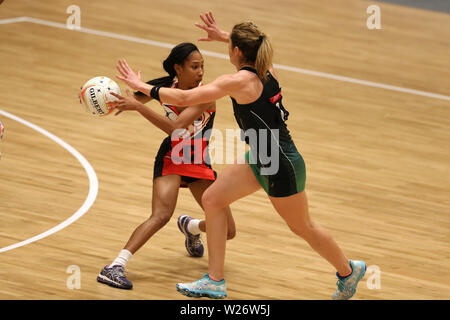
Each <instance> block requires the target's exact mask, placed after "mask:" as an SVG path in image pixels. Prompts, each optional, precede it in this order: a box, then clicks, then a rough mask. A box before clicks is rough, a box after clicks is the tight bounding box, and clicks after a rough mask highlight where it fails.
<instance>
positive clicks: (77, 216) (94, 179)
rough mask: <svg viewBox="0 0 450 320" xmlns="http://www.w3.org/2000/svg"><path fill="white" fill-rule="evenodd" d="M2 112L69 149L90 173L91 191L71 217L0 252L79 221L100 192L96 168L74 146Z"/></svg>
mask: <svg viewBox="0 0 450 320" xmlns="http://www.w3.org/2000/svg"><path fill="white" fill-rule="evenodd" d="M0 114H1V115H3V116H5V117H8V118H10V119H12V120H15V121H17V122H19V123H21V124H23V125H25V126H27V127H30V128H31V129H33V130H36V131H37V132H39V133H41V134H43V135H44V136H46V137H48V138H50V139H51V140H53V141H55V142H56V143H57V144H59V145H60V146H61V147H63V148H64V149H66V150H67V151H69V152H70V153H71V154H72V155H73V156H74V157H75V158H76V159H77V160H78V161H79V162H80V163H81V165H82V166H83V168H84V170H86V173H87V175H88V178H89V193H88V196H87V198H86V200H85V201H84V203H83V205H82V206H81V207H80V208H79V209H78V210H77V212H75V213H74V214H73V215H72V216H71V217H69V218H68V219H67V220H65V221H63V222H61V223H60V224H58V225H57V226H56V227H53V228H51V229H50V230H47V231H45V232H43V233H41V234H38V235H37V236H34V237H32V238H29V239H27V240H24V241H22V242H18V243H16V244H13V245H10V246H8V247H4V248H0V253H1V252H5V251H9V250H12V249H16V248H18V247H22V246H25V245H27V244H30V243H32V242H35V241H38V240H41V239H43V238H45V237H48V236H49V235H51V234H53V233H55V232H58V231H60V230H62V229H64V228H65V227H67V226H69V225H70V224H72V223H73V222H75V221H77V220H78V219H80V218H81V217H82V216H83V215H84V214H85V213H86V212H87V211H88V210H89V208H90V207H91V206H92V204H93V203H94V202H95V199H96V198H97V193H98V179H97V175H96V174H95V171H94V169H93V168H92V166H91V165H90V164H89V162H88V161H87V160H86V159H85V158H84V157H83V156H82V155H81V154H80V153H79V152H78V151H77V150H76V149H74V148H73V147H72V146H70V145H68V144H67V143H66V142H64V141H63V140H61V139H60V138H58V137H57V136H55V135H53V134H51V133H50V132H48V131H46V130H44V129H42V128H41V127H38V126H37V125H35V124H32V123H30V122H28V121H26V120H24V119H22V118H19V117H17V116H15V115H13V114H11V113H8V112H6V111H3V110H1V109H0Z"/></svg>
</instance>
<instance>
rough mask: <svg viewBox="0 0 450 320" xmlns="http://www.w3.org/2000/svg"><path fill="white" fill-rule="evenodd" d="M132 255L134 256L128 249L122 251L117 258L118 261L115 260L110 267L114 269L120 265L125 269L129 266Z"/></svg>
mask: <svg viewBox="0 0 450 320" xmlns="http://www.w3.org/2000/svg"><path fill="white" fill-rule="evenodd" d="M132 255H133V254H132V253H131V252H130V251H128V250H127V249H123V250H121V251H120V253H119V255H118V256H117V258H116V260H114V261H113V262H112V263H111V264H110V266H111V267H112V266H116V265H119V266H122V267H124V268H125V267H126V266H127V263H128V260H129V259H130V258H131V256H132Z"/></svg>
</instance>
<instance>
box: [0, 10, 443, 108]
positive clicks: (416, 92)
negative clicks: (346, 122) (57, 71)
mask: <svg viewBox="0 0 450 320" xmlns="http://www.w3.org/2000/svg"><path fill="white" fill-rule="evenodd" d="M17 22H31V23H36V24H40V25H45V26H48V27H54V28H59V29H66V30H71V29H68V28H67V25H66V24H64V23H58V22H53V21H47V20H42V19H36V18H31V17H17V18H10V19H0V24H9V23H17ZM71 31H78V32H83V33H88V34H93V35H98V36H102V37H108V38H113V39H118V40H125V41H130V42H136V43H142V44H146V45H151V46H155V47H161V48H168V49H172V48H173V47H174V46H175V45H173V44H170V43H165V42H159V41H153V40H148V39H142V38H137V37H130V36H126V35H121V34H117V33H112V32H106V31H101V30H95V29H89V28H82V27H81V28H79V29H74V30H71ZM202 54H204V55H205V56H211V57H216V58H220V59H226V60H228V59H229V57H228V55H227V54H222V53H217V52H212V51H207V50H202ZM274 67H275V68H277V69H280V70H286V71H291V72H295V73H301V74H306V75H310V76H314V77H321V78H326V79H332V80H337V81H344V82H349V83H354V84H359V85H363V86H368V87H374V88H380V89H386V90H391V91H397V92H402V93H408V94H414V95H417V96H423V97H427V98H434V99H440V100H447V101H450V96H446V95H443V94H438V93H432V92H427V91H421V90H415V89H409V88H402V87H398V86H393V85H389V84H384V83H379V82H373V81H366V80H360V79H355V78H351V77H345V76H340V75H336V74H331V73H326V72H320V71H314V70H308V69H303V68H297V67H291V66H286V65H282V64H274Z"/></svg>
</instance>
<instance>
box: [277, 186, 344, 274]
mask: <svg viewBox="0 0 450 320" xmlns="http://www.w3.org/2000/svg"><path fill="white" fill-rule="evenodd" d="M269 198H270V201H272V204H273V206H274V208H275V209H276V210H277V212H278V213H279V214H280V216H281V217H282V218H283V219H284V221H286V223H287V225H288V226H289V228H290V229H291V230H292V232H294V233H295V234H296V235H298V236H300V237H302V238H303V239H305V241H306V242H308V244H309V245H310V246H311V247H312V248H313V249H314V250H315V251H316V252H317V253H319V254H320V255H321V256H322V257H324V258H325V259H326V260H327V261H328V262H329V263H331V264H332V265H333V266H334V267H335V268H336V270H337V271H338V272H339V274H340V275H342V276H344V275H348V274H350V273H351V272H352V269H351V267H350V264H349V260H348V259H347V258H346V256H345V255H344V253H343V252H342V250H341V248H339V246H338V245H337V243H336V242H335V241H334V239H333V238H332V237H331V235H330V234H329V233H328V231H327V230H326V229H325V228H323V227H321V226H320V225H318V224H317V223H315V222H314V221H312V220H311V218H310V216H309V212H308V201H307V198H306V193H305V191H303V192H301V193H297V194H295V195H292V196H289V197H283V198H274V197H269Z"/></svg>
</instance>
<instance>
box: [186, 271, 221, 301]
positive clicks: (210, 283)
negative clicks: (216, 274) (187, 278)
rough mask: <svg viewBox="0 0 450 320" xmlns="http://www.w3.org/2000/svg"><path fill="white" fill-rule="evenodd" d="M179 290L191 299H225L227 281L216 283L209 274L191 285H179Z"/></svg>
mask: <svg viewBox="0 0 450 320" xmlns="http://www.w3.org/2000/svg"><path fill="white" fill-rule="evenodd" d="M177 290H178V292H179V293H181V294H184V295H185V296H188V297H191V298H201V297H207V298H211V299H224V298H226V297H227V292H226V290H227V289H226V285H225V280H221V281H214V280H212V279H211V278H210V277H209V275H208V274H205V275H204V276H203V278H201V279H200V280H197V281H194V282H191V283H177Z"/></svg>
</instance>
